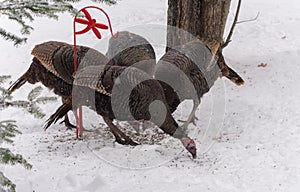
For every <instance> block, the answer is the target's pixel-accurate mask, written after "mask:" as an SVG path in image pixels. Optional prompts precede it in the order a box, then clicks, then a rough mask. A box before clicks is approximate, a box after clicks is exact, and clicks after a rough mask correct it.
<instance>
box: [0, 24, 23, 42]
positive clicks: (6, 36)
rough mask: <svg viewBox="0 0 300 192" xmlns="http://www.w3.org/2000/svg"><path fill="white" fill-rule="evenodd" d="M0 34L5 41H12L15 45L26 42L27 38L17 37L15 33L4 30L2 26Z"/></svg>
mask: <svg viewBox="0 0 300 192" xmlns="http://www.w3.org/2000/svg"><path fill="white" fill-rule="evenodd" d="M0 36H2V38H4V39H5V40H7V41H12V42H13V43H14V45H15V46H17V45H20V44H22V43H26V41H27V38H22V37H19V36H17V35H15V34H12V33H9V32H6V31H5V30H4V29H3V28H1V27H0Z"/></svg>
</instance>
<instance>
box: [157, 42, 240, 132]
mask: <svg viewBox="0 0 300 192" xmlns="http://www.w3.org/2000/svg"><path fill="white" fill-rule="evenodd" d="M220 76H225V77H227V78H228V79H230V80H231V81H232V82H234V83H235V84H236V85H242V84H243V83H244V81H243V79H242V78H241V77H240V76H239V75H238V74H237V73H236V72H234V71H233V70H232V69H231V68H229V67H228V66H227V65H226V63H225V61H224V58H223V56H222V55H220V57H218V60H217V61H215V58H214V56H213V54H212V53H211V51H210V49H208V47H207V46H206V45H205V44H204V43H202V42H201V41H199V40H193V41H191V42H189V43H187V44H184V45H182V46H176V47H173V48H169V49H168V51H167V52H166V53H165V54H164V55H163V56H162V57H161V58H160V60H159V61H158V64H157V66H156V70H155V79H158V80H159V82H160V83H161V85H162V87H163V89H164V92H165V95H166V100H167V102H168V105H169V109H170V111H171V113H173V112H174V111H175V110H176V109H177V106H178V105H179V104H180V102H181V101H183V100H185V99H192V100H193V101H194V107H193V109H192V112H191V114H190V116H189V117H188V119H187V121H186V123H185V124H184V125H183V126H182V128H183V129H186V128H187V126H188V125H189V123H190V122H191V121H192V119H193V118H194V117H195V112H196V109H197V107H198V105H199V104H200V98H201V97H202V96H203V95H204V94H205V93H207V92H208V91H209V89H210V88H211V87H212V86H213V84H214V82H215V81H216V79H217V78H218V77H220Z"/></svg>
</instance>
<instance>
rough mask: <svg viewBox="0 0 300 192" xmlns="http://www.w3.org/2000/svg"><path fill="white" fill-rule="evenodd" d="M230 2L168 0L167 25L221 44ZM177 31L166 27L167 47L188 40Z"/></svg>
mask: <svg viewBox="0 0 300 192" xmlns="http://www.w3.org/2000/svg"><path fill="white" fill-rule="evenodd" d="M230 3H231V0H168V25H169V26H174V27H176V28H180V29H182V30H184V31H187V32H189V33H191V34H192V35H193V36H195V37H197V38H199V39H200V40H205V41H207V42H212V41H214V42H216V43H218V44H219V46H221V45H222V44H223V36H224V29H225V25H226V20H227V15H228V13H229V8H230ZM179 33H180V32H179V31H177V30H175V31H174V28H172V27H168V35H167V47H172V46H175V45H181V44H184V43H186V42H187V41H189V40H190V37H186V36H182V35H180V34H179Z"/></svg>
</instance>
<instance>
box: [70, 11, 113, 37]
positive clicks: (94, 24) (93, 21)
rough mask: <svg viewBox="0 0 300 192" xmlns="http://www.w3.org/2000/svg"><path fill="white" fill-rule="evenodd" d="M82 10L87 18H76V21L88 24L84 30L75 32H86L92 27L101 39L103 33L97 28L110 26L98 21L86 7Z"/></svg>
mask: <svg viewBox="0 0 300 192" xmlns="http://www.w3.org/2000/svg"><path fill="white" fill-rule="evenodd" d="M81 11H82V12H83V13H84V15H85V17H86V18H87V20H85V19H81V18H75V22H77V23H81V24H85V25H87V26H86V28H84V29H83V30H81V31H77V32H75V34H84V33H86V32H88V31H89V30H91V29H92V31H93V32H94V34H95V35H96V36H97V38H98V39H101V33H100V32H99V30H98V29H97V28H99V29H108V26H107V25H105V24H102V23H97V22H96V19H93V18H92V17H91V15H90V14H89V12H88V11H87V10H86V9H82V10H81Z"/></svg>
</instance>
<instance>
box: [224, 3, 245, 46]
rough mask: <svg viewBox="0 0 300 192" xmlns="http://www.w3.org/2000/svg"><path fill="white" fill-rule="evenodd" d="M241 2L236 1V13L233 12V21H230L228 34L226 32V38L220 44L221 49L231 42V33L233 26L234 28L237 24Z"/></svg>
mask: <svg viewBox="0 0 300 192" xmlns="http://www.w3.org/2000/svg"><path fill="white" fill-rule="evenodd" d="M241 4H242V0H239V1H238V5H237V9H236V13H235V17H234V20H233V23H232V26H231V29H230V31H229V34H228V36H227V38H226V41H225V43H224V44H223V45H222V46H221V48H222V49H223V48H225V47H226V46H227V45H228V44H229V43H230V42H231V37H232V35H233V31H234V28H235V26H236V24H237V21H238V18H239V13H240V9H241Z"/></svg>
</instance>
